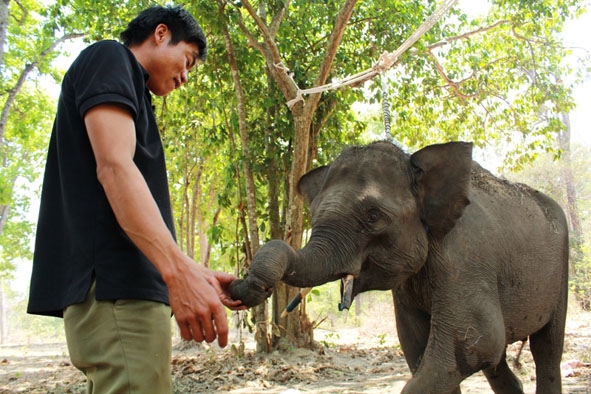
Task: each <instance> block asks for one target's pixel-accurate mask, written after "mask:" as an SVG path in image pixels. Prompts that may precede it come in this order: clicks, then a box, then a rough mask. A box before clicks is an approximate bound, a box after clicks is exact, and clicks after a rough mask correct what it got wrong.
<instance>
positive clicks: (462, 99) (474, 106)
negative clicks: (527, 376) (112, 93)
mask: <svg viewBox="0 0 591 394" xmlns="http://www.w3.org/2000/svg"><path fill="white" fill-rule="evenodd" d="M153 3H154V2H149V1H141V0H137V1H135V0H129V1H123V2H121V1H119V2H109V1H95V0H75V1H65V0H58V1H49V0H47V1H38V0H20V1H15V0H0V74H1V75H2V80H1V81H0V105H1V108H2V112H1V117H0V155H1V161H0V171H1V172H0V334H1V335H0V343H10V342H35V341H47V340H48V339H57V340H59V339H62V338H63V337H62V335H63V334H62V323H61V321H60V320H59V319H52V318H44V317H35V316H28V315H26V314H25V313H24V311H25V309H26V301H27V293H28V290H27V286H28V275H29V274H30V262H31V258H32V249H33V242H32V239H33V237H34V231H35V220H36V215H37V209H38V205H37V204H38V198H39V191H40V184H41V176H42V172H43V167H44V160H45V154H46V148H47V143H48V139H49V134H50V130H51V123H52V120H53V115H54V111H55V105H56V100H57V93H56V87H57V86H59V82H60V81H61V78H62V77H63V74H64V72H65V70H66V69H67V66H68V65H69V63H70V62H71V61H72V60H73V58H74V57H75V56H76V54H77V53H78V51H79V50H80V49H81V48H83V47H84V46H86V45H88V44H89V43H91V42H93V41H96V40H99V39H106V38H117V37H118V34H119V33H120V31H121V30H123V29H124V28H125V24H126V23H127V21H129V20H130V19H131V18H132V17H133V16H134V15H135V14H137V12H138V11H139V10H141V9H144V8H146V7H147V6H149V5H151V4H153ZM162 4H164V3H162ZM183 5H184V6H185V7H186V8H187V9H189V10H190V11H191V12H192V13H193V14H194V15H195V16H196V17H197V19H198V20H199V22H200V23H201V25H202V26H203V28H204V30H205V31H206V34H207V37H208V40H209V45H210V50H209V54H208V60H207V62H206V63H205V64H204V65H202V66H200V67H199V68H198V69H197V70H196V72H194V73H192V75H191V77H190V82H189V83H188V84H187V85H186V86H184V87H183V88H182V89H180V90H179V91H176V92H174V93H172V94H171V95H170V96H169V97H166V98H164V99H156V100H155V103H156V108H157V114H158V118H159V123H160V128H161V132H162V138H163V141H164V144H165V148H166V150H167V160H168V167H169V177H170V182H171V194H172V198H173V203H174V210H175V214H176V220H177V222H176V225H177V234H178V240H179V243H180V245H181V246H182V248H183V249H184V250H185V251H186V252H187V253H188V254H189V255H190V256H192V257H194V259H195V260H196V261H197V262H198V263H199V264H204V265H206V266H209V267H211V268H213V269H216V270H222V271H226V272H234V273H236V274H237V275H240V276H242V275H244V273H245V272H247V269H248V264H249V262H250V259H251V258H252V256H253V255H254V254H255V253H256V250H257V249H258V247H259V245H260V244H261V243H262V242H265V241H266V240H269V239H272V238H281V239H287V240H289V242H290V243H291V244H292V245H293V246H295V247H300V246H301V245H302V244H303V243H305V240H306V234H307V233H306V229H307V215H306V210H305V207H304V206H303V201H302V200H301V198H300V197H299V196H298V195H297V193H295V191H294V188H293V185H294V183H295V182H297V179H299V177H300V176H301V175H302V174H304V173H305V172H306V171H308V170H310V169H311V168H313V167H315V166H318V165H322V164H326V163H328V162H330V161H331V160H333V159H334V158H335V157H336V156H337V155H338V154H339V153H340V151H341V150H342V149H343V148H344V147H345V146H347V145H351V144H363V143H367V142H370V141H373V140H377V139H392V140H393V141H394V142H395V143H397V144H399V145H400V146H402V147H403V148H404V149H406V150H408V151H409V152H413V151H415V150H417V149H419V148H421V147H423V146H425V145H428V144H431V143H440V142H445V141H451V140H468V141H473V142H474V144H475V146H476V148H477V149H476V151H475V159H476V160H477V161H480V162H481V163H482V164H484V165H485V166H486V167H487V168H488V169H490V170H492V171H493V172H495V173H497V174H499V175H502V176H505V177H507V178H510V179H513V180H518V181H520V182H524V183H528V184H530V185H532V186H534V187H536V188H538V189H540V190H542V191H544V192H546V193H548V194H549V195H551V196H552V197H554V198H555V199H556V200H558V201H559V202H560V203H561V205H562V206H563V208H564V209H565V211H566V212H567V216H568V218H569V224H570V226H571V229H570V230H571V249H572V253H571V281H570V282H571V283H570V285H571V290H572V294H573V296H574V297H575V299H576V300H577V302H578V304H579V306H580V307H581V308H583V309H587V310H589V309H590V307H591V244H590V240H589V234H590V233H589V227H590V226H591V217H590V215H591V212H590V204H591V194H590V193H591V182H589V177H590V174H589V168H590V167H591V166H590V164H591V163H590V160H591V142H590V139H589V135H590V134H591V133H589V130H588V128H589V125H590V124H591V119H590V117H591V113H590V112H589V111H588V108H589V102H590V101H589V100H591V99H590V98H589V93H588V91H589V90H588V89H587V90H586V91H585V90H581V86H586V87H588V86H589V71H590V70H589V67H590V66H591V62H589V55H590V51H589V49H590V47H589V43H588V42H585V38H586V37H589V36H590V35H589V34H588V33H589V31H588V29H589V26H591V24H590V23H586V24H585V23H581V24H579V26H581V25H583V26H585V27H586V30H585V29H584V30H583V31H582V32H578V33H577V32H575V33H573V32H572V31H571V32H570V35H569V37H570V40H571V41H568V40H566V37H567V33H568V32H569V31H568V29H569V28H570V26H576V21H577V20H578V18H579V17H581V15H582V18H585V17H586V18H587V19H586V20H589V18H588V15H586V14H585V11H587V9H588V7H589V2H588V1H577V0H560V1H555V0H543V1H536V2H529V1H522V0H506V1H490V2H488V1H484V0H479V1H471V0H465V1H460V2H458V4H456V5H455V6H454V7H453V8H452V9H451V10H450V11H449V12H447V13H446V14H445V15H444V16H443V18H442V19H441V20H439V21H438V23H436V24H435V25H434V26H433V27H432V28H431V29H429V30H428V31H427V32H426V33H425V34H424V36H423V37H421V39H419V41H418V42H417V43H416V44H415V45H414V46H413V47H412V48H411V49H410V50H408V51H406V52H404V53H403V54H402V55H401V56H400V57H399V58H397V59H395V62H394V63H393V64H392V67H391V68H389V70H387V71H386V72H383V73H376V75H375V76H374V77H373V78H372V79H371V80H368V81H367V82H364V83H359V84H357V85H356V86H353V87H341V88H335V89H330V90H327V91H324V92H319V93H310V94H304V95H303V97H302V98H303V100H300V101H296V102H295V103H294V104H293V105H291V106H288V105H287V103H288V102H289V101H290V100H292V99H294V98H296V97H298V92H299V90H300V89H302V90H303V89H307V88H311V87H317V86H322V85H324V84H327V83H329V84H330V83H331V82H332V83H333V85H332V87H336V85H338V84H339V83H340V81H342V80H344V79H345V78H346V77H347V76H349V75H353V74H357V73H359V72H361V71H363V70H368V69H372V67H373V66H374V65H375V64H376V63H377V62H378V59H380V56H381V55H382V53H383V52H384V51H387V52H393V51H394V50H395V49H397V48H398V47H399V46H400V44H401V43H402V42H403V41H404V40H405V39H407V38H408V37H409V36H410V35H411V34H412V33H413V32H414V31H415V29H416V28H417V27H418V26H419V25H420V24H421V23H422V22H423V21H424V20H425V19H427V18H428V17H429V15H431V13H432V12H433V11H434V9H435V8H436V7H437V6H438V5H439V2H437V1H430V0H417V1H397V0H375V1H353V0H345V1H331V0H325V1H314V2H308V1H299V0H298V1H288V0H285V1H265V0H261V1H258V2H255V1H252V2H251V1H250V0H243V1H225V0H217V1H213V0H209V1H188V2H186V3H185V4H183ZM579 23H580V22H579ZM573 37H574V38H577V39H579V40H580V41H576V42H575V41H572V38H573ZM577 91H582V92H583V94H582V95H581V96H580V97H582V98H578V96H575V94H574V93H575V92H577ZM575 115H576V116H577V117H576V118H575ZM579 117H580V118H579ZM581 119H582V120H581ZM297 291H298V289H293V288H289V287H287V286H280V287H279V288H278V289H276V291H275V293H274V295H273V297H272V299H271V301H270V302H269V303H267V304H266V305H263V306H262V307H260V308H255V309H253V310H252V311H250V312H248V314H245V313H242V314H241V315H240V316H239V319H232V320H233V321H235V320H238V325H239V326H240V327H241V328H243V329H246V330H251V331H254V332H255V333H256V342H257V350H259V351H270V350H271V349H272V348H274V347H277V346H279V344H280V343H281V342H282V340H286V341H288V342H289V343H295V344H296V345H298V346H305V345H307V344H309V343H310V342H311V341H312V339H313V327H315V326H317V325H319V324H326V323H325V322H328V321H331V320H332V316H334V314H335V311H336V304H337V302H338V300H337V297H338V292H339V291H338V288H337V287H336V284H328V285H326V287H322V288H319V289H315V290H314V291H313V292H312V293H311V294H310V295H309V296H308V299H307V301H311V302H305V303H304V304H303V305H302V307H301V308H299V309H298V310H296V311H295V312H294V313H291V314H290V315H289V316H288V317H287V318H285V317H281V316H280V313H281V311H282V310H283V308H284V307H285V305H286V303H287V302H288V301H289V300H290V299H291V298H292V297H293V296H294V295H295V294H296V293H297ZM384 294H385V293H380V294H379V295H376V296H375V297H378V299H380V300H382V301H383V300H384V297H385V298H386V299H387V298H388V297H389V296H387V294H386V296H384ZM366 302H367V303H370V302H372V301H366ZM355 305H356V308H357V309H356V311H355V313H356V314H360V312H361V308H363V303H361V302H357V303H356V304H355ZM310 316H312V319H313V320H312V321H310ZM228 317H229V319H230V318H232V317H233V316H231V315H230V313H229V314H228ZM234 317H236V316H234ZM328 317H331V318H330V319H327V318H328Z"/></svg>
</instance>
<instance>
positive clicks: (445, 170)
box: [410, 142, 472, 239]
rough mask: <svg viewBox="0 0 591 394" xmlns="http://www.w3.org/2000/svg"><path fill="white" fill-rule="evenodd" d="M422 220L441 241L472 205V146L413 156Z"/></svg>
mask: <svg viewBox="0 0 591 394" xmlns="http://www.w3.org/2000/svg"><path fill="white" fill-rule="evenodd" d="M410 162H411V165H412V166H413V170H414V183H415V184H414V186H415V193H416V195H417V197H418V199H419V204H420V208H421V219H422V220H423V223H425V225H426V226H427V229H428V231H429V232H430V233H431V234H432V236H433V237H435V239H442V238H443V237H444V236H445V235H446V234H447V233H448V232H449V231H450V230H451V229H452V228H453V227H454V226H455V224H456V221H457V220H458V219H459V218H460V216H462V213H463V212H464V208H465V207H466V205H468V204H469V203H470V200H469V199H468V190H469V187H470V171H471V169H472V143H469V142H449V143H446V144H439V145H430V146H427V147H425V148H423V149H421V150H420V151H418V152H415V153H414V154H413V155H412V156H411V157H410Z"/></svg>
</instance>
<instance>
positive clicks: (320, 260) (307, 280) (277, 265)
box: [229, 240, 342, 307]
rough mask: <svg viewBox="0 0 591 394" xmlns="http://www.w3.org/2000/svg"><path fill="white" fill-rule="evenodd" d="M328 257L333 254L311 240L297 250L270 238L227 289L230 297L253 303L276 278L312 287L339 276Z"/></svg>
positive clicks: (260, 299)
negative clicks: (243, 273) (245, 272)
mask: <svg viewBox="0 0 591 394" xmlns="http://www.w3.org/2000/svg"><path fill="white" fill-rule="evenodd" d="M330 261H333V262H334V256H333V258H330V257H327V256H326V254H325V253H322V252H321V251H319V250H318V248H317V247H316V246H314V244H313V243H310V244H308V245H306V247H304V248H303V249H301V250H297V251H296V250H294V249H293V248H292V247H291V246H290V245H289V244H287V243H286V242H284V241H281V240H271V241H269V242H267V243H266V244H264V245H263V246H261V248H260V249H259V250H258V252H257V253H256V255H255V256H254V258H253V261H252V264H251V265H250V270H249V274H248V276H247V277H246V278H245V279H237V280H235V281H234V282H232V283H231V284H230V287H229V292H230V295H231V296H232V298H233V299H235V300H241V301H242V303H243V304H244V305H246V306H248V307H253V306H256V305H258V304H261V303H262V302H264V301H265V299H266V298H267V297H269V296H270V295H271V293H272V291H273V287H274V286H275V284H276V283H277V282H279V281H283V282H285V283H286V284H288V285H290V286H295V287H313V286H318V285H321V284H324V283H326V282H330V281H333V280H336V279H339V278H341V276H342V274H338V273H336V272H335V271H334V267H333V269H330V268H329V265H330V263H329V262H330Z"/></svg>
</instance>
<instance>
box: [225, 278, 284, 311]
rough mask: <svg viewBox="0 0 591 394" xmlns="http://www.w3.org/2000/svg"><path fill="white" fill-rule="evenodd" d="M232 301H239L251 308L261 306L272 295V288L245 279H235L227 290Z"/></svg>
mask: <svg viewBox="0 0 591 394" xmlns="http://www.w3.org/2000/svg"><path fill="white" fill-rule="evenodd" d="M228 291H229V292H230V296H231V297H232V299H233V300H240V301H242V304H243V305H245V306H247V307H249V308H252V307H254V306H257V305H259V304H262V303H263V302H264V301H265V300H266V299H267V298H268V297H270V296H271V294H272V293H273V287H266V286H264V285H261V284H257V283H255V282H254V281H251V280H248V278H247V279H236V280H235V281H233V282H232V283H230V286H229V288H228Z"/></svg>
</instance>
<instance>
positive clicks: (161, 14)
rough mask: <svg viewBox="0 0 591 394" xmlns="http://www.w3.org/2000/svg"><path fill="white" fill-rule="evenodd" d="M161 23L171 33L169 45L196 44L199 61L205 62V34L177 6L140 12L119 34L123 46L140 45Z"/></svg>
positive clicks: (190, 17) (189, 15) (155, 7)
mask: <svg viewBox="0 0 591 394" xmlns="http://www.w3.org/2000/svg"><path fill="white" fill-rule="evenodd" d="M161 23H163V24H165V25H166V26H167V27H168V29H169V30H170V32H171V35H172V37H171V40H170V43H171V44H173V45H174V44H178V43H179V42H181V41H184V42H187V43H190V44H196V45H197V48H199V59H201V60H203V61H205V57H206V55H207V39H206V38H205V34H203V30H201V27H200V26H199V24H198V23H197V21H196V20H195V18H193V16H192V15H191V14H190V13H189V12H188V11H186V10H185V9H184V8H182V7H179V6H166V7H162V6H159V5H157V6H153V7H150V8H148V9H145V10H143V11H142V12H140V13H139V14H138V15H137V16H136V17H135V18H134V19H133V20H132V21H131V22H129V24H128V25H127V28H126V29H125V30H124V31H123V32H122V33H121V40H122V41H123V45H125V46H127V47H130V46H133V45H139V44H141V43H142V42H144V41H145V40H146V39H147V38H148V37H149V36H150V34H152V33H153V32H154V29H156V26H158V25H159V24H161Z"/></svg>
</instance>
